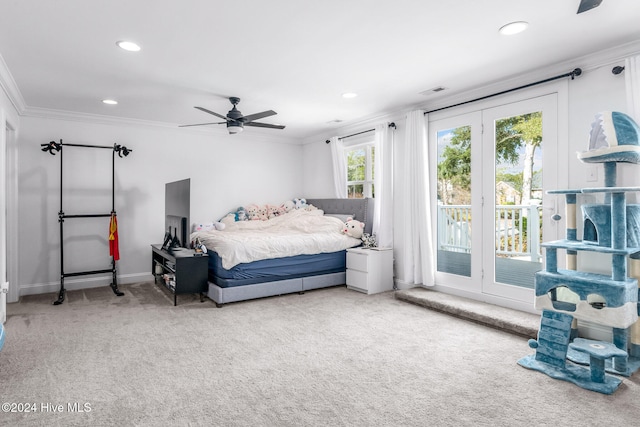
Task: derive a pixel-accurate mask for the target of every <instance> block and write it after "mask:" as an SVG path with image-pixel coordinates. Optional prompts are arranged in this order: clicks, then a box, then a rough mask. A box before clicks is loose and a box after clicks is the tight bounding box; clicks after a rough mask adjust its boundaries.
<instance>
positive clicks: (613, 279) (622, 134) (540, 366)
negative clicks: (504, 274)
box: [518, 112, 640, 394]
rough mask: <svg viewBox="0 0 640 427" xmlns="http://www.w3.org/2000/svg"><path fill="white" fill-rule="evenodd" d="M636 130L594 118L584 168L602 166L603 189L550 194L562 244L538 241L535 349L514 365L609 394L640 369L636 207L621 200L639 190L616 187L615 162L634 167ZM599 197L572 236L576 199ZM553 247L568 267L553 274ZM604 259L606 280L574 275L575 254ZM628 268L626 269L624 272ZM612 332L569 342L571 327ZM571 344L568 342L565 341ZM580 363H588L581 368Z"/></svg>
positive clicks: (626, 120)
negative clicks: (540, 263) (607, 259)
mask: <svg viewBox="0 0 640 427" xmlns="http://www.w3.org/2000/svg"><path fill="white" fill-rule="evenodd" d="M639 141H640V128H639V127H638V125H637V124H636V123H635V122H634V121H633V119H631V118H630V117H629V116H627V115H625V114H623V113H619V112H604V113H599V114H598V115H596V120H595V121H594V123H593V124H592V128H591V134H590V140H589V150H588V151H585V152H583V153H579V154H578V158H579V159H580V160H581V161H582V162H585V163H603V164H604V171H605V186H604V187H601V188H583V189H578V190H554V191H550V192H549V194H558V195H564V196H565V201H566V218H567V230H566V238H565V239H562V240H557V241H553V242H546V243H543V244H542V246H543V247H545V249H546V252H545V261H546V263H545V270H544V271H539V272H538V273H536V276H535V295H536V300H535V307H536V309H539V310H542V319H541V323H540V330H539V332H538V340H537V341H536V340H530V342H529V345H530V347H532V348H535V349H536V353H535V355H528V356H525V357H523V358H522V359H520V360H519V361H518V363H519V364H520V365H521V366H524V367H526V368H529V369H534V370H537V371H540V372H543V373H545V374H547V375H549V376H551V377H553V378H557V379H562V380H565V381H570V382H573V383H574V384H576V385H578V386H580V387H583V388H586V389H589V390H593V391H598V392H601V393H606V394H611V393H613V392H614V391H615V390H616V389H617V388H618V386H619V385H620V383H621V379H620V378H618V377H614V376H612V375H607V374H605V371H606V372H610V373H614V374H617V375H622V376H629V375H631V374H632V373H634V372H635V371H636V370H638V368H640V321H639V320H638V315H639V314H640V304H639V303H638V294H639V293H640V291H639V290H638V280H639V279H640V205H637V204H627V200H626V194H627V193H630V192H640V187H616V181H617V176H616V174H617V173H616V170H617V163H619V162H627V163H634V164H638V163H640V143H639ZM579 194H592V195H601V196H603V197H604V202H603V203H594V204H584V205H582V206H581V214H582V219H583V230H582V231H583V233H582V240H578V233H577V226H576V224H577V210H576V204H577V196H578V195H579ZM558 249H561V250H564V251H566V264H567V269H566V270H561V269H558V262H557V252H558ZM583 251H587V252H598V253H603V254H609V255H610V256H611V274H610V275H604V274H596V273H590V272H583V271H577V257H578V254H579V253H580V252H583ZM627 267H629V268H627ZM576 320H584V321H588V322H592V323H596V324H600V325H603V326H607V327H611V328H612V332H613V334H612V335H613V342H612V343H608V342H601V341H594V340H586V339H582V338H576V336H577V332H578V331H577V321H576ZM572 340H573V342H571V341H572ZM581 365H589V367H588V368H587V367H584V366H581Z"/></svg>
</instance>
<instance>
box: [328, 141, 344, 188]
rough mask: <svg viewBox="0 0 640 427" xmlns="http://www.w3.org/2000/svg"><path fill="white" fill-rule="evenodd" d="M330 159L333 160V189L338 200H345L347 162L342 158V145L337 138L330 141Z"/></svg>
mask: <svg viewBox="0 0 640 427" xmlns="http://www.w3.org/2000/svg"><path fill="white" fill-rule="evenodd" d="M329 141H330V145H331V159H332V160H333V188H334V192H335V196H336V197H337V198H339V199H346V198H347V162H346V159H345V158H344V144H343V143H342V140H341V139H340V138H338V137H337V136H334V137H332V138H331V139H330V140H329Z"/></svg>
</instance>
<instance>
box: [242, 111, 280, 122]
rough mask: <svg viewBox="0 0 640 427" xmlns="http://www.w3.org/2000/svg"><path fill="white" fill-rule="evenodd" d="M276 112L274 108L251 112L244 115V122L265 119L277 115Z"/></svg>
mask: <svg viewBox="0 0 640 427" xmlns="http://www.w3.org/2000/svg"><path fill="white" fill-rule="evenodd" d="M276 114H278V113H276V112H275V111H273V110H268V111H263V112H262V113H255V114H249V115H248V116H244V123H245V124H246V123H247V122H252V121H254V120H260V119H264V118H265V117H270V116H275V115H276Z"/></svg>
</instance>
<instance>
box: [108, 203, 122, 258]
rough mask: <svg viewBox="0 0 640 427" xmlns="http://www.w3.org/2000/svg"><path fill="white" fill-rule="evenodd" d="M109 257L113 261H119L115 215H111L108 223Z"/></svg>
mask: <svg viewBox="0 0 640 427" xmlns="http://www.w3.org/2000/svg"><path fill="white" fill-rule="evenodd" d="M109 255H111V256H112V257H113V259H114V260H115V261H118V260H119V259H120V249H119V248H118V220H117V218H116V214H115V213H112V214H111V221H109Z"/></svg>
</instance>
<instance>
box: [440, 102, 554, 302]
mask: <svg viewBox="0 0 640 427" xmlns="http://www.w3.org/2000/svg"><path fill="white" fill-rule="evenodd" d="M557 117H558V113H557V100H556V95H555V94H551V95H545V96H540V97H536V98H531V99H527V100H524V101H519V102H513V103H509V104H505V105H500V106H496V107H491V108H485V109H482V110H477V111H473V112H468V113H465V114H461V115H457V116H453V117H448V118H443V119H438V120H433V121H431V122H430V123H429V130H430V135H429V140H430V148H431V150H432V151H431V154H432V156H431V159H434V160H435V163H436V164H435V167H434V168H432V170H434V171H435V172H434V173H433V174H434V175H435V176H432V194H435V195H436V200H434V203H432V206H433V207H434V212H433V216H432V217H433V218H434V234H433V235H434V244H435V245H436V248H435V253H436V260H437V266H436V284H437V285H438V286H443V287H449V288H454V289H458V290H461V291H464V292H465V293H472V294H479V295H488V296H493V297H496V298H498V299H507V300H515V301H518V302H523V303H530V304H533V300H534V297H533V284H534V283H533V279H534V273H535V272H536V271H538V270H541V269H542V257H541V255H542V251H541V248H540V243H541V242H542V241H545V240H554V239H556V238H557V234H558V231H557V230H558V224H557V223H556V222H555V221H554V220H553V219H552V217H553V215H555V214H556V213H557V212H556V205H555V204H554V203H555V200H553V199H552V198H550V197H549V196H547V194H546V191H547V190H549V189H552V188H556V186H557V181H558V164H557V163H558V162H557V159H558V141H557V139H558V137H557V135H558V132H557ZM556 218H557V217H556ZM483 299H484V298H483Z"/></svg>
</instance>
